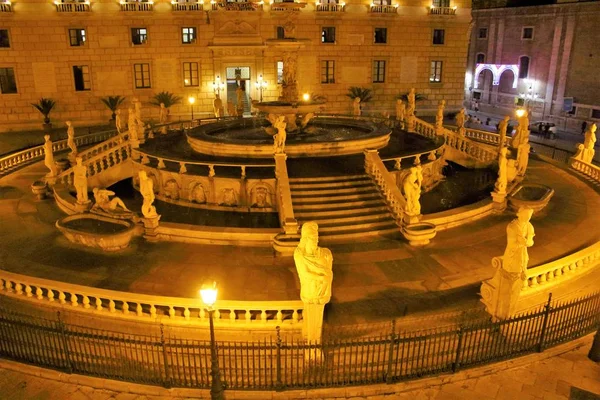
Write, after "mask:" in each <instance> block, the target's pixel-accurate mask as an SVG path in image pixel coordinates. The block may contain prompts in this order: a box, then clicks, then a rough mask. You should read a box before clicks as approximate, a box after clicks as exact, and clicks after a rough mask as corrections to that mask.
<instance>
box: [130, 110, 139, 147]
mask: <svg viewBox="0 0 600 400" xmlns="http://www.w3.org/2000/svg"><path fill="white" fill-rule="evenodd" d="M128 112H129V117H128V119H127V129H128V130H129V139H131V140H138V124H137V118H136V116H135V111H134V109H133V107H129V110H128Z"/></svg>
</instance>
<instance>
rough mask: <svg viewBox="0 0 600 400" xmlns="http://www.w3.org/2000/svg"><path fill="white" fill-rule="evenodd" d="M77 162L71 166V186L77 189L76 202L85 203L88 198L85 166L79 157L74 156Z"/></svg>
mask: <svg viewBox="0 0 600 400" xmlns="http://www.w3.org/2000/svg"><path fill="white" fill-rule="evenodd" d="M76 162H77V164H75V166H74V167H73V175H74V176H73V186H75V190H76V191H77V202H78V203H79V204H86V203H87V202H88V201H89V200H88V184H87V166H85V165H83V159H82V158H81V157H77V158H76Z"/></svg>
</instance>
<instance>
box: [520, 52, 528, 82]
mask: <svg viewBox="0 0 600 400" xmlns="http://www.w3.org/2000/svg"><path fill="white" fill-rule="evenodd" d="M528 76H529V57H527V56H523V57H521V58H519V79H525V78H527V77H528Z"/></svg>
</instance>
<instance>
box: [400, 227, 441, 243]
mask: <svg viewBox="0 0 600 400" xmlns="http://www.w3.org/2000/svg"><path fill="white" fill-rule="evenodd" d="M436 234H437V230H436V227H435V225H434V224H432V223H429V222H417V223H416V224H410V225H405V226H404V227H403V228H402V235H404V237H405V238H406V239H407V240H408V243H409V244H410V245H411V246H425V245H426V244H429V241H430V240H431V239H433V238H434V237H435V235H436Z"/></svg>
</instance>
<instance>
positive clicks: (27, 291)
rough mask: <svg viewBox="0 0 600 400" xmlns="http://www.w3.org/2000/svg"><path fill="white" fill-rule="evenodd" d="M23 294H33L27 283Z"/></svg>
mask: <svg viewBox="0 0 600 400" xmlns="http://www.w3.org/2000/svg"><path fill="white" fill-rule="evenodd" d="M25 295H26V296H27V297H32V296H33V294H31V286H29V285H27V284H26V285H25Z"/></svg>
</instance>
